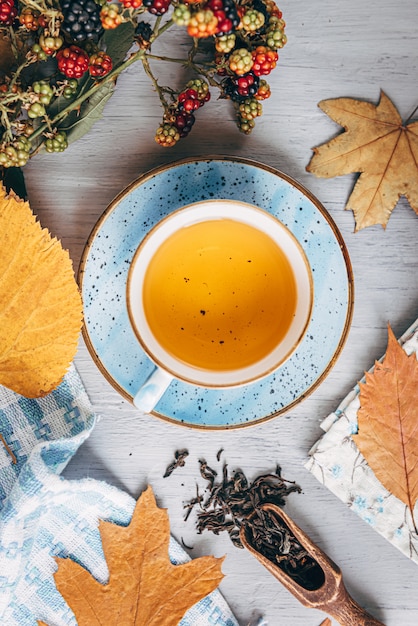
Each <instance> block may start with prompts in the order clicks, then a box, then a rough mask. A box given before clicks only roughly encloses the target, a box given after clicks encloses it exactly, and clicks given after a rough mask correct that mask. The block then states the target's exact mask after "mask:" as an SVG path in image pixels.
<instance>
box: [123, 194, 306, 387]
mask: <svg viewBox="0 0 418 626" xmlns="http://www.w3.org/2000/svg"><path fill="white" fill-rule="evenodd" d="M312 298H313V293H312V278H311V273H310V268H309V264H308V261H307V259H306V256H305V253H304V252H303V250H302V248H301V246H300V244H299V243H298V241H297V240H296V238H295V237H294V236H293V235H292V233H291V232H290V231H289V230H288V229H287V228H286V227H285V226H284V225H283V224H282V223H281V222H279V220H277V219H276V218H275V217H274V216H272V215H271V214H269V213H267V212H266V211H264V210H262V209H260V208H258V207H255V206H253V205H250V204H246V203H243V202H236V201H230V200H209V201H205V202H200V203H196V204H192V205H189V206H187V207H184V208H182V209H179V210H178V211H175V212H174V213H172V214H170V215H169V216H168V217H166V218H165V219H163V220H162V221H161V222H159V223H158V224H157V225H156V226H155V227H154V228H153V229H152V230H151V231H150V233H149V234H148V235H147V236H146V237H145V239H144V240H143V242H142V243H141V245H140V247H139V248H138V250H137V252H136V254H135V256H134V259H133V261H132V265H131V268H130V272H129V276H128V286H127V303H128V311H129V316H130V320H131V323H132V326H133V329H134V331H135V333H136V335H137V337H138V339H139V341H140V342H141V344H142V347H143V348H144V350H145V352H146V353H147V354H148V356H149V357H150V358H151V359H152V360H153V361H154V363H155V364H156V365H157V366H158V367H159V368H162V369H163V370H164V371H165V372H168V373H169V375H171V376H173V377H176V378H180V379H182V380H184V381H187V382H190V383H192V384H196V385H201V386H204V387H228V386H236V385H240V384H244V383H248V382H251V381H253V380H257V379H259V378H261V377H262V376H265V375H267V374H268V373H270V372H272V371H273V370H274V369H276V368H277V367H278V366H279V365H280V364H281V363H283V362H284V361H285V360H286V359H287V358H288V357H289V356H290V354H292V352H293V351H294V350H295V349H296V347H297V345H298V344H299V342H300V341H301V338H302V337H303V335H304V332H305V330H306V327H307V324H308V322H309V318H310V313H311V308H312Z"/></svg>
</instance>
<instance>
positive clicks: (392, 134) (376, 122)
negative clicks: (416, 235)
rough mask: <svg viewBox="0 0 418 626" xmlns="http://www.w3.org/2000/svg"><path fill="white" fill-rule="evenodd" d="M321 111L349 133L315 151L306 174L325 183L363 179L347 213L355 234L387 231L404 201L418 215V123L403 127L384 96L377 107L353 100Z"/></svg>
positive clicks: (336, 101) (327, 104) (325, 104)
mask: <svg viewBox="0 0 418 626" xmlns="http://www.w3.org/2000/svg"><path fill="white" fill-rule="evenodd" d="M318 106H319V107H320V108H321V109H322V110H323V111H324V112H325V113H326V114H327V115H328V116H329V117H331V118H332V119H333V120H334V121H336V122H337V123H338V124H340V126H343V127H344V129H345V132H342V133H340V134H339V135H338V136H337V137H335V138H334V139H332V140H331V141H329V142H328V143H324V144H322V145H321V146H319V147H316V148H314V149H313V151H314V155H313V157H312V159H311V161H310V163H309V165H308V166H307V168H306V169H307V171H308V172H311V173H312V174H315V175H316V176H318V177H322V178H332V177H334V176H341V175H343V174H351V173H354V172H360V173H361V174H360V177H359V179H358V181H357V183H356V184H355V186H354V189H353V191H352V193H351V195H350V197H349V199H348V202H347V204H346V207H345V208H346V209H348V210H352V211H353V212H354V216H355V220H356V231H358V230H360V229H362V228H365V227H366V226H371V225H373V224H381V225H382V226H383V228H386V225H387V222H388V220H389V217H390V215H391V213H392V211H393V209H394V207H395V205H396V203H397V202H398V200H399V198H400V197H401V196H402V195H404V196H405V197H406V198H407V200H408V201H409V204H410V205H411V207H412V208H413V209H414V211H415V213H418V122H413V123H410V124H405V125H404V124H403V123H402V118H401V116H400V115H399V113H398V111H397V109H396V107H395V106H394V105H393V103H392V102H391V101H390V100H389V98H388V97H387V96H386V94H385V93H384V92H383V91H382V92H381V98H380V102H379V104H378V105H377V106H375V105H374V104H371V103H370V102H363V101H361V100H354V99H352V98H336V99H331V100H323V101H321V102H320V103H319V105H318Z"/></svg>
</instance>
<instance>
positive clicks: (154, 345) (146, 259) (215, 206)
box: [126, 200, 313, 412]
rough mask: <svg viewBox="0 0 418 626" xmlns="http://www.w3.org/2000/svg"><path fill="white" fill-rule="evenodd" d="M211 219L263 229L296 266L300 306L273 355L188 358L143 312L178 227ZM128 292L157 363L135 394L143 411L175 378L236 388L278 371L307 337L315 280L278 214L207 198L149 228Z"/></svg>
mask: <svg viewBox="0 0 418 626" xmlns="http://www.w3.org/2000/svg"><path fill="white" fill-rule="evenodd" d="M209 220H232V221H234V222H240V223H244V224H247V225H249V226H251V227H253V228H255V229H257V230H258V231H261V232H262V233H264V234H265V235H267V236H268V237H269V238H270V239H271V240H272V241H273V242H274V243H275V244H276V245H277V246H278V247H279V248H280V249H281V251H282V252H283V253H284V255H285V256H286V258H287V260H288V261H289V263H290V266H291V268H292V271H293V276H294V280H295V284H296V291H297V297H296V306H295V310H294V314H293V317H292V320H291V322H290V326H289V327H288V329H287V332H286V334H285V336H284V337H283V338H282V339H281V340H280V342H279V343H278V344H277V345H275V346H274V347H273V349H271V350H270V352H269V353H268V354H266V355H264V356H263V357H262V358H260V359H259V360H257V361H256V362H253V363H250V364H247V365H245V366H244V367H235V368H233V369H226V370H225V369H223V370H217V369H205V368H202V367H196V366H193V365H191V364H189V363H186V362H183V361H182V360H180V359H178V358H176V355H174V354H172V353H169V352H168V351H167V350H166V349H165V348H164V347H163V346H162V345H161V343H160V342H159V341H158V339H157V338H156V337H155V335H154V333H153V331H152V330H151V328H150V324H149V322H148V320H147V317H146V314H145V311H144V303H143V286H144V280H145V276H146V273H147V270H148V267H149V264H150V261H151V260H152V259H153V257H154V255H155V254H156V252H157V250H159V248H160V246H161V245H162V244H163V243H164V242H165V241H166V240H167V239H168V238H170V237H171V236H172V235H173V233H176V232H177V231H178V230H179V229H182V228H186V227H188V226H191V225H193V224H197V223H200V222H207V221H209ZM211 280H216V276H211ZM126 297H127V308H128V314H129V318H130V322H131V325H132V328H133V330H134V333H135V335H136V337H137V339H138V341H139V342H140V344H141V346H142V348H143V350H144V351H145V353H146V354H147V355H148V356H149V358H150V359H151V360H152V361H153V362H154V364H155V369H154V371H153V372H152V373H151V375H150V376H149V378H148V379H147V380H146V381H145V383H144V384H143V385H142V386H141V387H140V388H139V389H138V391H137V393H136V394H135V396H134V405H135V406H136V407H138V408H139V409H141V410H143V411H144V412H151V411H152V409H153V408H154V407H155V405H156V404H157V402H158V401H159V400H160V398H161V397H162V395H163V394H164V392H165V391H166V389H167V388H168V386H169V385H170V383H171V381H172V380H173V379H178V380H181V381H184V382H187V383H190V384H193V385H196V386H200V387H204V388H231V387H237V386H240V385H244V384H249V383H251V382H255V381H257V380H260V379H261V378H263V377H265V376H267V375H269V374H271V373H272V372H274V371H275V370H276V369H277V368H278V367H279V366H280V365H282V364H283V363H284V362H285V361H286V360H287V359H288V358H289V357H290V356H291V354H293V352H294V351H295V350H296V349H297V347H298V345H299V344H300V342H301V340H302V339H303V337H304V334H305V331H306V329H307V326H308V323H309V320H310V316H311V311H312V306H313V281H312V276H311V270H310V266H309V263H308V260H307V258H306V255H305V253H304V251H303V249H302V246H301V245H300V243H299V242H298V241H297V239H296V238H295V236H294V235H293V234H292V233H291V232H290V230H289V229H288V228H287V227H286V226H285V225H284V224H282V223H281V222H280V221H279V220H278V219H277V218H276V217H274V216H273V215H271V214H270V213H268V212H266V211H264V210H263V209H260V208H258V207H256V206H254V205H251V204H247V203H244V202H237V201H235V200H207V201H202V202H197V203H194V204H191V205H188V206H185V207H183V208H181V209H178V210H176V211H174V212H173V213H170V214H169V215H168V216H167V217H165V218H164V219H162V220H161V221H160V222H158V223H157V224H156V225H155V226H154V227H153V228H152V229H151V230H150V231H149V233H148V234H147V235H146V236H145V238H144V239H143V240H142V242H141V244H140V246H139V248H138V249H137V251H136V253H135V255H134V258H133V260H132V263H131V266H130V269H129V273H128V280H127V291H126Z"/></svg>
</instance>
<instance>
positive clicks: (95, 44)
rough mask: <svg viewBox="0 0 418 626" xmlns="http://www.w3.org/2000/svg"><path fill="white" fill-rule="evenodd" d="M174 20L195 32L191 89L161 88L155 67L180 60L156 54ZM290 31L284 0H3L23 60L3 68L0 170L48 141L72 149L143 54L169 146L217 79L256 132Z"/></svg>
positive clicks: (0, 15) (188, 60)
mask: <svg viewBox="0 0 418 626" xmlns="http://www.w3.org/2000/svg"><path fill="white" fill-rule="evenodd" d="M153 16H154V17H155V19H154V20H153V19H152V17H153ZM147 18H148V19H147ZM172 27H173V28H177V29H183V34H184V35H185V36H186V38H187V36H188V37H189V43H190V46H189V50H188V51H187V54H186V55H185V58H184V61H182V63H183V64H184V67H185V68H186V69H187V71H190V72H193V73H194V76H195V78H194V79H192V80H190V81H189V82H188V83H187V85H186V86H185V87H184V89H182V90H181V91H177V90H175V89H172V88H170V87H168V86H167V87H162V86H160V84H159V82H158V80H157V77H156V76H154V74H153V63H154V60H155V59H159V60H160V61H162V62H170V61H173V62H175V63H178V62H179V59H178V58H171V57H170V56H168V55H166V56H163V57H161V56H158V55H157V54H154V51H153V52H152V53H151V47H152V46H153V45H154V41H155V40H156V39H157V38H158V37H160V36H162V35H164V33H165V32H166V31H167V30H168V29H170V28H172ZM284 29H285V22H284V21H283V19H282V14H281V11H280V9H279V8H278V6H277V5H276V3H275V0H36V1H34V0H0V39H1V40H2V42H3V44H2V53H3V49H5V52H6V53H7V42H9V45H10V55H8V56H9V57H10V59H12V60H11V61H10V63H15V65H13V66H12V65H11V66H10V68H7V67H6V68H5V69H3V66H2V73H0V111H2V116H1V125H0V174H1V172H2V169H3V168H6V167H13V166H22V165H24V163H26V161H27V160H28V159H29V158H30V156H32V155H34V154H36V153H37V152H39V150H40V149H41V148H44V149H45V150H46V151H47V152H61V151H63V150H65V149H66V147H67V145H68V143H69V141H68V139H69V137H67V133H71V132H72V129H73V128H75V126H76V124H75V122H78V121H80V120H81V118H82V117H83V115H88V114H89V112H90V110H91V107H89V106H88V105H89V104H90V103H91V104H92V106H97V105H98V104H100V103H101V98H102V97H104V98H106V97H108V94H109V91H110V92H111V90H108V89H102V87H103V85H104V84H105V83H107V84H108V85H109V87H110V86H111V85H112V82H109V81H115V80H116V78H117V77H118V75H119V74H120V73H121V72H123V71H124V70H125V69H126V68H127V67H128V66H130V65H131V64H132V63H134V62H136V61H141V62H142V64H143V67H144V70H145V72H146V74H147V75H148V76H149V77H150V79H151V81H152V84H153V87H154V88H155V91H156V92H157V94H158V96H159V99H160V102H161V105H162V108H163V119H162V123H161V125H160V126H159V128H158V130H157V132H156V135H155V139H156V141H157V142H158V143H159V144H160V145H162V146H167V147H168V146H172V145H175V143H176V142H177V141H179V139H182V138H184V137H187V135H188V134H189V133H190V131H191V130H192V128H193V125H194V124H195V121H196V114H197V111H198V110H199V109H200V108H201V107H202V106H203V105H204V104H205V103H207V102H208V101H209V99H210V97H211V94H210V91H209V86H210V89H216V88H217V89H218V90H219V92H220V97H221V98H223V99H226V100H229V101H230V102H231V104H232V106H233V107H234V109H235V113H236V124H237V127H238V129H239V130H240V131H241V132H243V133H245V134H248V133H250V132H251V131H252V129H253V128H254V125H255V119H256V118H257V117H259V116H260V115H261V114H262V105H261V101H264V100H266V99H267V98H269V97H270V94H271V90H270V86H269V85H268V83H267V82H266V80H265V76H267V75H268V74H270V72H271V71H272V70H273V69H274V68H275V67H276V64H277V61H278V52H277V51H278V49H280V48H282V47H283V46H284V45H285V43H286V35H285V32H284ZM108 31H115V32H114V34H113V33H112V34H110V33H109V34H107V33H108ZM106 35H107V36H106ZM4 43H5V45H6V48H4ZM202 53H203V54H202ZM15 55H17V56H16V57H15ZM112 55H113V56H114V58H112ZM173 57H177V55H173ZM202 58H204V59H205V60H204V61H202V60H200V59H202ZM180 61H181V60H180ZM16 68H19V69H18V71H17V70H16ZM89 99H90V102H89ZM87 126H89V125H86V127H87ZM78 128H80V127H78Z"/></svg>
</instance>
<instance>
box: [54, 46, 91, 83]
mask: <svg viewBox="0 0 418 626" xmlns="http://www.w3.org/2000/svg"><path fill="white" fill-rule="evenodd" d="M57 62H58V69H59V70H60V72H62V73H63V74H64V75H65V76H66V77H67V78H81V76H83V74H84V73H85V72H87V70H88V68H89V56H88V54H87V53H86V52H84V50H82V49H81V48H79V47H78V46H74V45H73V46H70V47H69V48H63V49H62V50H59V52H57Z"/></svg>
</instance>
